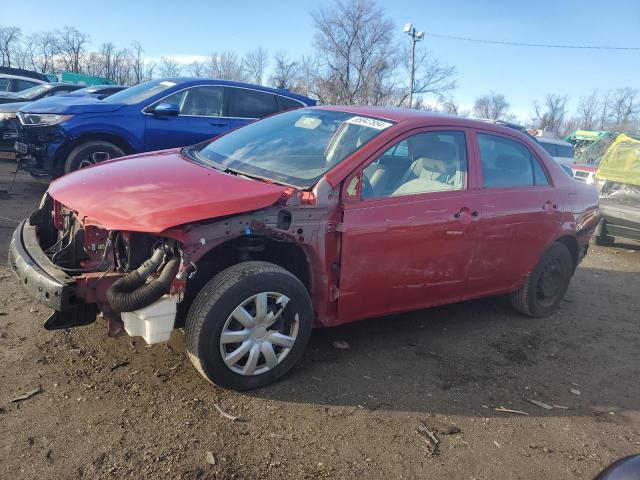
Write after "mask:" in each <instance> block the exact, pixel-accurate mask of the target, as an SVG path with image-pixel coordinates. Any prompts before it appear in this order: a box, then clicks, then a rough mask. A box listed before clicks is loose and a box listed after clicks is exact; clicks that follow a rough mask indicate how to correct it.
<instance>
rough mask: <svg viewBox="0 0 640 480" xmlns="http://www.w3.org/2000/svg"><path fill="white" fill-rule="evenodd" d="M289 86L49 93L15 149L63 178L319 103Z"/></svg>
mask: <svg viewBox="0 0 640 480" xmlns="http://www.w3.org/2000/svg"><path fill="white" fill-rule="evenodd" d="M314 104H315V101H314V100H312V99H310V98H307V97H303V96H301V95H296V94H294V93H291V92H289V91H286V90H274V89H271V88H266V87H260V86H257V85H249V84H245V83H238V82H230V81H223V80H209V79H194V78H175V79H165V80H153V81H151V82H147V83H143V84H140V85H136V86H134V87H130V88H128V89H126V90H124V91H122V92H118V93H116V94H114V95H112V96H110V97H109V98H106V99H105V100H103V101H99V100H95V99H90V98H80V99H77V100H74V101H72V102H69V101H68V99H47V100H41V101H40V102H35V103H33V104H31V105H28V106H27V107H24V108H23V109H22V110H21V112H20V113H19V114H18V118H19V119H20V122H21V124H22V128H21V138H20V139H19V141H18V142H16V145H15V148H16V151H17V152H18V159H19V161H20V164H21V165H22V167H23V168H24V169H25V170H27V171H29V172H30V173H31V174H32V175H34V176H46V177H59V176H60V175H63V174H65V173H69V172H71V171H73V170H77V169H78V168H82V167H84V166H87V165H91V164H93V163H97V162H100V161H103V160H106V159H110V158H116V157H121V156H123V155H130V154H133V153H140V152H147V151H151V150H160V149H164V148H174V147H181V146H184V145H189V144H194V143H198V142H202V141H203V140H206V139H209V138H211V137H214V136H216V135H220V134H222V133H225V132H227V131H229V130H231V129H234V128H236V127H239V126H241V125H244V124H246V123H248V122H251V121H253V120H255V119H256V118H260V117H264V116H267V115H271V114H273V113H276V112H278V111H283V110H288V109H291V108H298V107H303V106H307V105H314Z"/></svg>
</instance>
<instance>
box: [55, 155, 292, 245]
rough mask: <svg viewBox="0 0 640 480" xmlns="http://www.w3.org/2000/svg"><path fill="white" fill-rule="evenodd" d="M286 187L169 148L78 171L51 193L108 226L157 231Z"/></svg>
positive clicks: (241, 207)
mask: <svg viewBox="0 0 640 480" xmlns="http://www.w3.org/2000/svg"><path fill="white" fill-rule="evenodd" d="M285 190H287V187H282V186H278V185H274V184H268V183H264V182H256V181H253V180H250V179H247V178H243V177H238V176H235V175H229V174H226V173H224V172H220V171H218V170H214V169H213V168H207V167H205V166H202V165H198V164H197V163H195V162H193V161H190V160H188V159H186V158H185V157H183V156H182V155H181V154H180V151H179V150H169V151H162V152H155V153H151V154H145V155H137V156H135V157H128V158H122V159H117V160H113V161H110V162H105V163H103V164H101V165H97V166H95V167H91V168H84V169H81V170H78V171H76V172H74V173H72V174H70V175H65V176H64V177H61V178H59V179H58V180H56V181H54V182H53V183H52V184H51V186H50V188H49V194H50V195H51V196H52V197H53V198H54V199H55V200H56V201H58V202H59V203H61V204H63V205H64V206H66V207H68V208H70V209H72V210H74V211H76V212H78V214H79V216H80V217H85V218H87V219H88V221H89V223H95V224H98V225H100V226H101V227H102V228H105V229H107V230H125V231H137V232H148V233H159V232H162V231H164V230H166V229H168V228H169V227H173V226H176V225H180V224H184V223H190V222H195V221H198V220H206V219H209V218H216V217H222V216H226V215H232V214H236V213H242V212H247V211H251V210H256V209H258V208H264V207H267V206H269V205H273V203H275V202H276V200H278V199H279V198H280V197H281V195H282V194H283V192H285ZM85 223H86V222H85Z"/></svg>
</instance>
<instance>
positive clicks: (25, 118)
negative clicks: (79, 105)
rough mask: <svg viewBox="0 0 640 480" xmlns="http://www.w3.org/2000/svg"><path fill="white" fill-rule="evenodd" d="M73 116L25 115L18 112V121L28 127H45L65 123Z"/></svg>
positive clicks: (55, 114)
mask: <svg viewBox="0 0 640 480" xmlns="http://www.w3.org/2000/svg"><path fill="white" fill-rule="evenodd" d="M71 117H73V115H58V114H57V113H25V112H18V119H19V120H20V123H21V124H22V125H26V126H28V127H46V126H50V125H58V124H59V123H62V122H66V121H67V120H69V119H70V118H71Z"/></svg>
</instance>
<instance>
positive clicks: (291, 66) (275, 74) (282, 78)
mask: <svg viewBox="0 0 640 480" xmlns="http://www.w3.org/2000/svg"><path fill="white" fill-rule="evenodd" d="M273 63H274V66H273V71H272V73H271V77H270V78H269V83H270V84H271V85H272V86H273V87H275V88H281V89H286V90H288V89H290V88H292V87H293V84H294V81H295V79H296V76H297V75H298V62H295V61H293V60H290V59H289V58H288V57H287V52H285V51H284V50H280V51H278V52H276V53H275V55H274V56H273Z"/></svg>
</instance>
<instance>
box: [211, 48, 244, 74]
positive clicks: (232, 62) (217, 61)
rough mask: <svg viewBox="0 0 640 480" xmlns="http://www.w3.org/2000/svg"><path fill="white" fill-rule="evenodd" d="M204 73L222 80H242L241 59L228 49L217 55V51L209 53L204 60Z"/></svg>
mask: <svg viewBox="0 0 640 480" xmlns="http://www.w3.org/2000/svg"><path fill="white" fill-rule="evenodd" d="M205 73H206V75H207V76H209V77H213V78H220V79H222V80H235V81H243V80H244V72H243V70H242V61H240V60H238V56H237V55H236V54H235V53H234V52H230V51H223V52H220V54H219V55H218V53H217V52H213V53H211V54H210V55H209V57H208V58H207V61H206V62H205Z"/></svg>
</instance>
